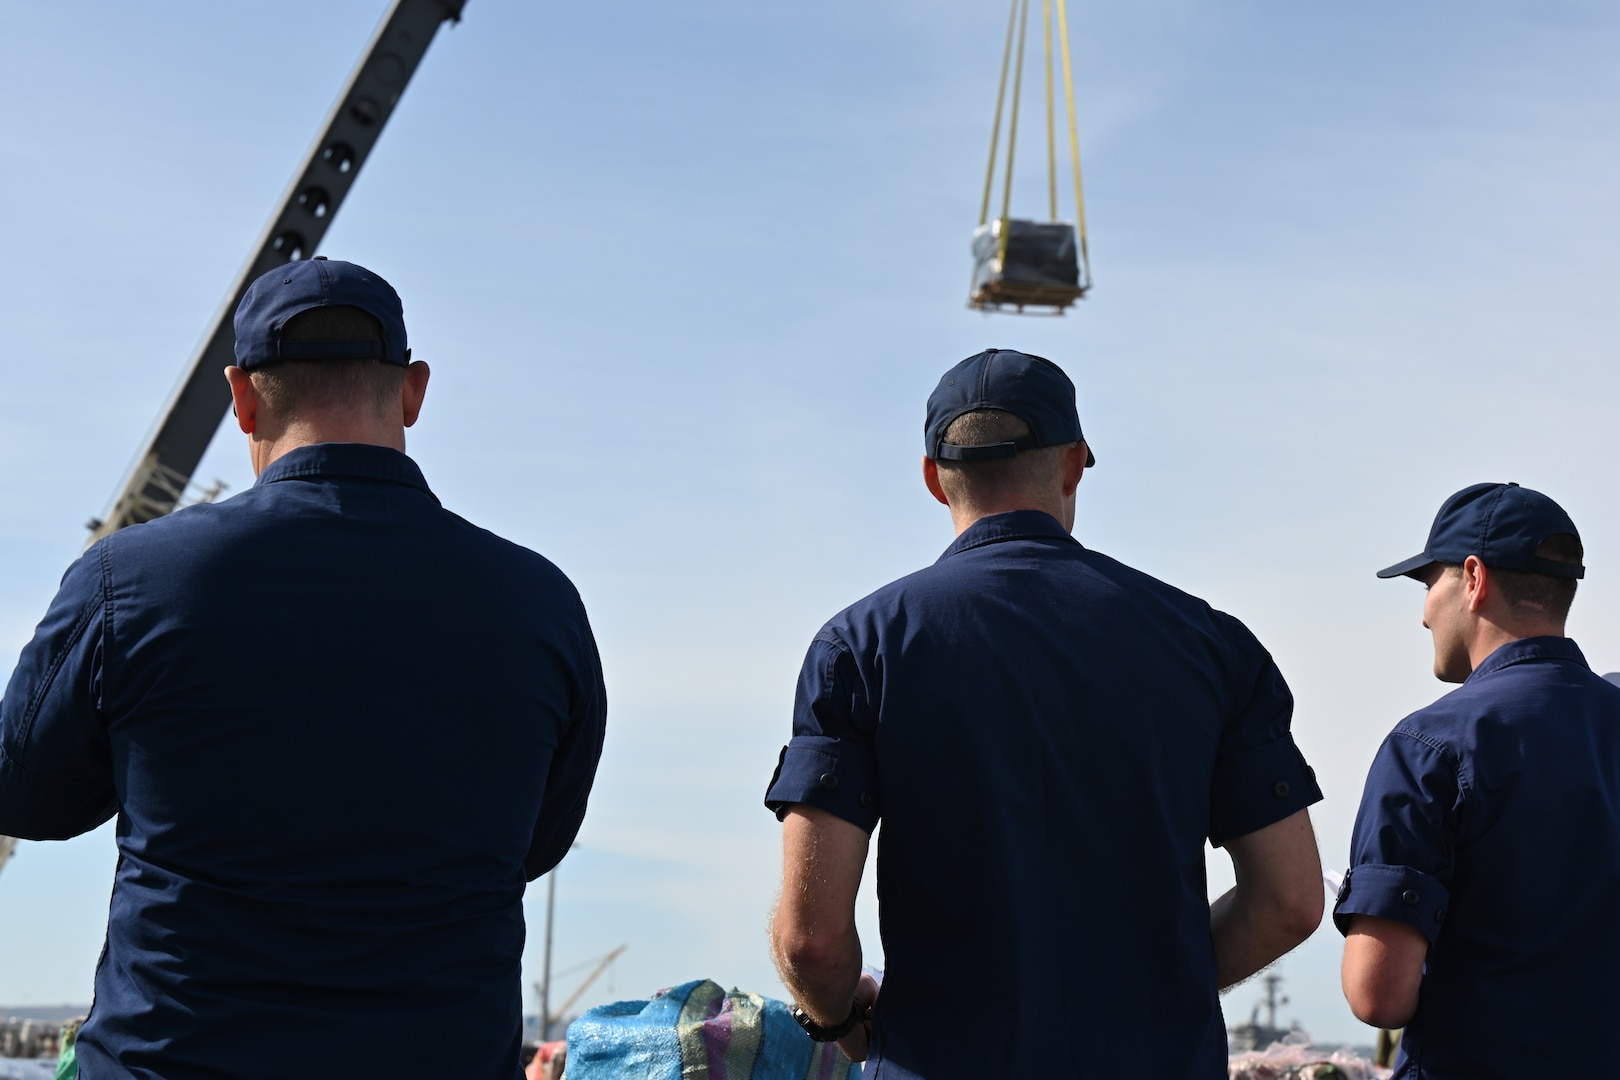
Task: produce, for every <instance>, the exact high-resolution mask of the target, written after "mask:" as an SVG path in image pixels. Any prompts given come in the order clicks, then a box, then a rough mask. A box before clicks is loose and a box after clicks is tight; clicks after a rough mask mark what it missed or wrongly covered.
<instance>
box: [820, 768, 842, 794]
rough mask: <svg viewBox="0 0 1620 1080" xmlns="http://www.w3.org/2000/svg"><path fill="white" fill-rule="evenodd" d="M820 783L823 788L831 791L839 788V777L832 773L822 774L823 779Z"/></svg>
mask: <svg viewBox="0 0 1620 1080" xmlns="http://www.w3.org/2000/svg"><path fill="white" fill-rule="evenodd" d="M818 783H820V784H821V786H822V787H824V788H827V789H829V790H830V789H832V788H835V787H837V786H838V777H836V776H834V775H833V774H832V773H830V772H824V773H822V774H821V779H820V780H819V781H818Z"/></svg>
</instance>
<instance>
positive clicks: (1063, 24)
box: [1048, 0, 1091, 288]
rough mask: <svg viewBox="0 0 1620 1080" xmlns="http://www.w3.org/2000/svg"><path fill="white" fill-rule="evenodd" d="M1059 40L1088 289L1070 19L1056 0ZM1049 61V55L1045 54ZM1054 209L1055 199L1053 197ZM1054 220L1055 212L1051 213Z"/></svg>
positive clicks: (1088, 257) (1088, 259)
mask: <svg viewBox="0 0 1620 1080" xmlns="http://www.w3.org/2000/svg"><path fill="white" fill-rule="evenodd" d="M1057 9H1058V40H1059V41H1061V42H1062V43H1063V96H1064V97H1065V98H1067V99H1068V101H1069V148H1070V150H1071V151H1072V152H1073V157H1074V224H1075V228H1077V229H1078V230H1079V231H1080V273H1081V278H1080V285H1081V287H1083V288H1090V287H1091V252H1090V250H1089V246H1090V245H1088V244H1087V242H1086V194H1085V188H1084V187H1082V186H1081V185H1080V131H1079V129H1078V128H1077V127H1076V126H1075V122H1074V71H1073V68H1072V67H1071V66H1070V64H1069V17H1068V13H1067V11H1066V10H1065V8H1064V0H1057ZM1048 60H1050V53H1049V54H1048ZM1053 200H1054V202H1053V205H1054V206H1055V205H1056V196H1055V195H1054V196H1053ZM1052 216H1053V217H1054V218H1055V217H1057V211H1056V210H1054V211H1053V212H1052Z"/></svg>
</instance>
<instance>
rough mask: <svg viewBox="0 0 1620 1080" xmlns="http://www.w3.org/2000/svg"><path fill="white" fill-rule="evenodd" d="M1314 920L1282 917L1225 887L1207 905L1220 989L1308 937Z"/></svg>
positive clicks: (1263, 965)
mask: <svg viewBox="0 0 1620 1080" xmlns="http://www.w3.org/2000/svg"><path fill="white" fill-rule="evenodd" d="M1318 918H1320V916H1318ZM1315 929H1316V923H1315V922H1314V921H1310V922H1308V924H1307V921H1305V920H1302V919H1301V918H1298V917H1295V918H1293V919H1290V918H1287V917H1285V915H1284V914H1283V913H1282V912H1279V911H1274V910H1271V909H1269V908H1267V907H1266V906H1264V905H1260V904H1256V903H1255V902H1253V900H1252V899H1251V898H1250V897H1248V896H1245V895H1243V894H1242V893H1240V892H1239V890H1238V889H1236V888H1232V889H1228V890H1227V891H1226V893H1225V895H1223V896H1221V897H1220V898H1219V899H1218V900H1216V901H1215V902H1214V903H1212V904H1210V905H1209V931H1210V937H1211V938H1212V939H1213V940H1214V943H1215V975H1216V980H1217V985H1219V986H1220V988H1221V989H1222V990H1225V989H1227V988H1228V987H1231V986H1235V985H1236V984H1238V983H1240V982H1242V981H1243V980H1244V979H1247V978H1248V977H1249V976H1251V975H1253V974H1254V973H1255V972H1257V971H1259V970H1260V969H1261V968H1263V967H1265V966H1266V965H1267V964H1270V963H1271V962H1272V961H1274V960H1276V959H1277V958H1278V957H1280V956H1282V955H1283V954H1284V953H1286V952H1287V951H1288V950H1290V949H1292V948H1293V947H1294V946H1296V945H1298V944H1299V943H1300V942H1302V941H1304V940H1305V939H1306V938H1308V937H1310V935H1311V932H1312V931H1313V930H1315Z"/></svg>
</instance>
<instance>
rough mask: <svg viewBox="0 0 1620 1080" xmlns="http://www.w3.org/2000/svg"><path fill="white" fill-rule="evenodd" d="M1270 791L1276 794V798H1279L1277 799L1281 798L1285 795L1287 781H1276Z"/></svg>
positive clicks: (1286, 792)
mask: <svg viewBox="0 0 1620 1080" xmlns="http://www.w3.org/2000/svg"><path fill="white" fill-rule="evenodd" d="M1271 793H1272V794H1273V795H1275V796H1277V798H1279V799H1280V798H1282V797H1283V796H1285V795H1287V794H1288V781H1286V780H1279V781H1277V783H1276V784H1275V785H1273V786H1272V789H1271Z"/></svg>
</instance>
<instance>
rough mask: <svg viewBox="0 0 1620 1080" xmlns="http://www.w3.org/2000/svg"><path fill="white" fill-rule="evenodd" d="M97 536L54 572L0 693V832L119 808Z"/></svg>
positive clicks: (70, 827) (79, 828) (52, 832)
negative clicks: (106, 706)
mask: <svg viewBox="0 0 1620 1080" xmlns="http://www.w3.org/2000/svg"><path fill="white" fill-rule="evenodd" d="M103 551H104V548H103V547H102V546H101V545H97V546H96V547H94V548H92V549H91V550H90V551H88V552H86V553H85V554H84V556H82V557H81V558H80V559H79V560H78V561H77V562H75V563H74V564H73V565H72V566H71V567H69V568H68V571H67V573H66V574H65V575H63V578H62V585H61V588H60V589H59V590H58V591H57V594H56V598H55V599H54V600H52V601H51V606H50V608H49V610H47V611H46V613H45V618H44V619H43V620H41V621H40V624H39V627H38V629H36V630H35V632H34V637H33V640H32V641H30V642H29V643H28V644H27V646H25V647H24V648H23V651H22V656H21V657H20V658H19V659H18V661H17V667H16V669H15V670H14V671H13V672H12V675H11V681H10V683H9V684H8V685H7V687H6V693H5V697H4V698H3V699H0V833H3V834H5V835H7V836H18V837H22V838H23V839H25V840H63V839H66V838H68V837H70V836H77V835H79V834H80V833H83V832H88V831H89V830H91V829H93V828H95V827H96V826H98V825H100V824H101V823H102V822H104V821H106V820H107V819H108V818H110V817H112V816H113V814H115V813H117V811H118V798H117V795H116V793H115V790H114V786H113V773H112V755H111V752H110V749H109V744H108V738H107V728H106V724H105V722H104V719H103V717H102V714H101V693H102V685H101V680H102V666H101V660H102V648H103V643H104V633H105V629H106V626H105V618H106V612H107V604H106V601H105V596H104V590H103V587H102V574H101V564H100V556H101V554H102V552H103Z"/></svg>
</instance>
